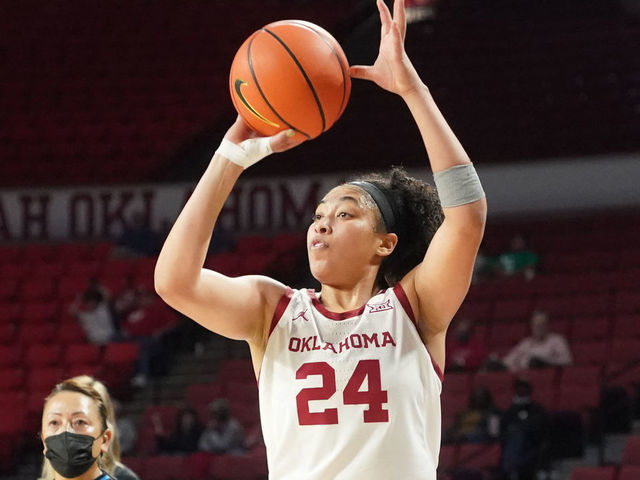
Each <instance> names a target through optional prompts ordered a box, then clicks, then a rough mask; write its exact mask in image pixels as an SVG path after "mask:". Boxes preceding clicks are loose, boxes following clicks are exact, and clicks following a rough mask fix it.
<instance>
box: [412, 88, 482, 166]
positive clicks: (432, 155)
mask: <svg viewBox="0 0 640 480" xmlns="http://www.w3.org/2000/svg"><path fill="white" fill-rule="evenodd" d="M403 99H404V101H405V103H406V104H407V106H408V107H409V110H410V111H411V114H412V115H413V118H414V120H415V122H416V124H417V125H418V129H419V130H420V135H421V136H422V140H423V142H424V145H425V148H426V149H427V154H428V155H429V160H430V162H431V170H432V171H433V172H434V173H435V172H439V171H442V170H446V169H447V168H449V167H453V166H454V165H464V164H465V163H469V162H470V160H469V156H468V155H467V153H466V152H465V151H464V148H463V147H462V145H461V144H460V141H459V140H458V138H457V137H456V136H455V134H454V133H453V131H452V130H451V128H450V127H449V125H448V124H447V121H446V120H445V118H444V116H443V115H442V113H441V112H440V109H439V108H438V106H437V105H436V103H435V101H434V100H433V97H432V96H431V93H430V92H429V89H428V88H427V86H426V85H424V84H423V83H421V84H420V85H419V86H418V87H416V88H415V89H414V90H412V91H411V92H410V93H408V94H406V95H404V96H403Z"/></svg>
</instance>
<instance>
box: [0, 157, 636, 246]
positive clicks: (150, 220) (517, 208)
mask: <svg viewBox="0 0 640 480" xmlns="http://www.w3.org/2000/svg"><path fill="white" fill-rule="evenodd" d="M476 168H477V170H478V173H479V175H480V178H481V180H482V183H483V186H484V189H485V191H486V193H487V197H488V201H489V215H490V217H491V216H497V215H512V214H534V213H546V212H558V213H559V212H567V211H569V212H571V211H581V212H584V211H588V210H595V209H603V208H621V207H633V208H638V207H640V155H627V156H615V157H611V156H609V157H592V158H588V159H567V160H564V161H552V162H551V161H548V162H543V161H540V162H527V163H519V164H501V165H491V166H482V165H481V164H479V163H478V164H476ZM409 173H410V174H412V175H415V176H418V177H420V178H423V179H426V180H427V181H429V182H431V181H432V180H431V178H430V176H429V174H428V171H427V170H426V169H425V170H421V171H420V170H415V169H413V170H409ZM345 175H346V174H344V173H341V174H332V175H314V176H293V175H292V176H286V177H279V178H275V177H272V178H256V179H253V178H247V179H240V181H239V182H238V183H237V185H236V186H235V187H234V189H233V191H232V192H231V195H230V196H229V199H228V200H227V202H226V204H225V206H224V208H223V210H222V212H221V214H220V219H219V221H218V226H217V227H216V228H220V229H225V230H229V231H233V232H235V233H238V234H246V233H274V232H278V231H291V230H293V231H304V230H305V229H306V227H307V226H308V225H309V223H310V221H311V216H312V214H313V212H314V209H315V207H316V205H317V203H318V201H319V200H321V198H322V196H323V195H324V194H325V193H326V192H327V191H328V190H329V189H331V188H332V187H334V186H335V185H337V184H338V183H340V182H341V181H343V177H344V176H345ZM193 187H194V185H193V184H165V185H163V184H157V185H131V186H90V187H72V188H50V189H29V188H25V189H16V190H0V242H23V241H60V240H75V241H83V240H96V239H116V238H117V237H118V236H119V235H120V234H121V233H122V231H123V229H124V228H125V227H126V226H128V225H130V224H131V222H132V218H133V216H134V215H136V214H141V215H142V218H143V219H144V220H145V222H146V223H147V224H148V225H149V226H150V227H151V228H152V229H153V230H155V231H158V232H166V231H168V229H169V228H170V227H171V225H172V224H173V222H174V221H175V219H176V217H177V216H178V214H179V213H180V210H181V209H182V207H183V205H184V203H185V202H186V200H187V199H188V198H189V195H190V194H191V191H192V189H193Z"/></svg>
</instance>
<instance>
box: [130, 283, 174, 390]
mask: <svg viewBox="0 0 640 480" xmlns="http://www.w3.org/2000/svg"><path fill="white" fill-rule="evenodd" d="M175 324H176V316H175V315H174V314H173V312H172V311H171V310H170V309H169V308H168V307H167V305H166V304H165V303H164V302H163V301H162V300H160V297H158V296H157V295H156V294H155V293H154V292H152V291H150V290H147V289H144V288H141V289H139V290H138V295H137V298H136V300H135V307H133V308H132V309H131V311H130V312H129V314H128V315H127V316H126V318H125V319H124V320H123V322H122V324H121V328H122V333H123V334H124V335H125V337H126V338H129V339H132V340H135V341H137V342H138V344H139V345H140V356H139V357H138V362H137V366H136V374H135V376H134V377H133V378H132V380H131V383H132V385H134V386H136V387H144V386H146V384H147V382H148V380H149V378H150V377H151V376H152V375H155V374H159V373H161V372H162V370H163V368H164V348H163V336H164V335H165V334H166V333H168V332H169V331H170V330H172V329H173V328H174V326H175Z"/></svg>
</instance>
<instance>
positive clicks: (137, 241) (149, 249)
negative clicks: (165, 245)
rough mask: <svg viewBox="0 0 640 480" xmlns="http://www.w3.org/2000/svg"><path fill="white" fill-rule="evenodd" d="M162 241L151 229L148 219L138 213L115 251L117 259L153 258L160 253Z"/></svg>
mask: <svg viewBox="0 0 640 480" xmlns="http://www.w3.org/2000/svg"><path fill="white" fill-rule="evenodd" d="M160 245H161V239H160V235H158V233H157V232H154V231H153V230H152V229H151V228H150V227H149V223H148V221H147V219H146V217H145V216H144V215H143V214H142V213H140V212H138V213H135V214H134V215H133V218H132V219H131V223H127V224H126V225H125V227H124V231H123V232H122V235H120V238H119V239H118V240H117V242H116V248H115V249H114V251H113V256H114V257H115V258H135V257H152V256H154V255H157V254H158V252H159V251H160Z"/></svg>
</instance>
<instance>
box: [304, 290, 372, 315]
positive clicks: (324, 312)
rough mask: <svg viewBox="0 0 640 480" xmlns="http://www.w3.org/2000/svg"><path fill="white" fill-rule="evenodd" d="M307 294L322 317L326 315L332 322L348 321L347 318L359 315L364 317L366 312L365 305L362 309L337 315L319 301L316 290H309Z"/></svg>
mask: <svg viewBox="0 0 640 480" xmlns="http://www.w3.org/2000/svg"><path fill="white" fill-rule="evenodd" d="M307 294H308V295H309V298H311V303H312V304H313V306H314V307H315V309H316V310H318V312H320V313H321V314H322V315H324V316H325V317H327V318H329V319H331V320H337V321H339V320H346V319H347V318H353V317H357V316H358V315H362V313H363V312H364V308H365V307H366V306H367V304H366V303H365V304H364V305H362V306H361V307H360V308H356V309H354V310H349V311H346V312H341V313H336V312H331V311H329V310H327V308H326V307H325V306H324V305H323V304H322V302H321V301H320V300H319V299H318V296H317V295H316V292H315V290H310V289H309V290H307Z"/></svg>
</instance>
